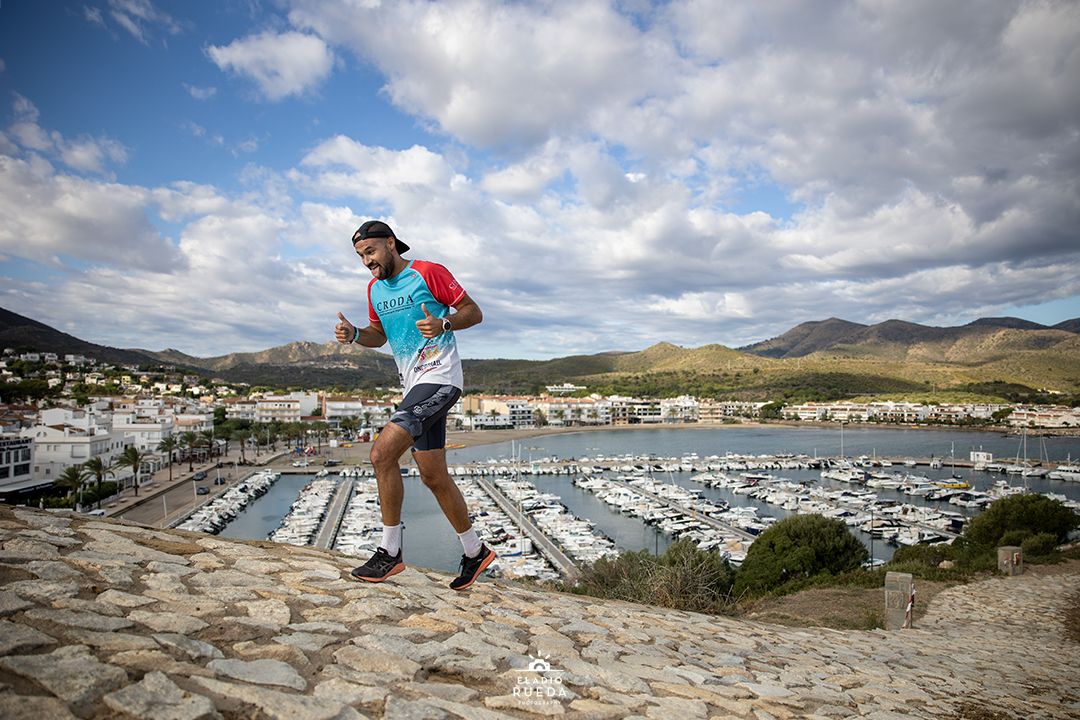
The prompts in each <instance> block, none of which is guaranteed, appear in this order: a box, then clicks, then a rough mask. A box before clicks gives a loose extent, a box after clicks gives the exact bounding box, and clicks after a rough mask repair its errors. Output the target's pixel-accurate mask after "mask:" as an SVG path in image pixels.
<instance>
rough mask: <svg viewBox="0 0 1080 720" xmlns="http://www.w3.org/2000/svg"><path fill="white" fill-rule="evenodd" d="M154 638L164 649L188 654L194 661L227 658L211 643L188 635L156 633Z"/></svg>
mask: <svg viewBox="0 0 1080 720" xmlns="http://www.w3.org/2000/svg"><path fill="white" fill-rule="evenodd" d="M153 638H154V640H156V641H157V642H159V643H161V645H162V647H168V648H175V649H177V650H179V651H181V652H183V653H184V654H186V655H187V656H188V657H189V658H191V659H192V660H200V659H202V658H208V659H210V660H217V659H220V658H224V657H225V656H224V655H223V654H222V652H221V650H219V649H217V648H216V647H214V646H213V645H211V644H210V643H206V642H203V641H201V640H195V639H193V638H189V637H187V636H186V635H180V634H179V633H154V635H153Z"/></svg>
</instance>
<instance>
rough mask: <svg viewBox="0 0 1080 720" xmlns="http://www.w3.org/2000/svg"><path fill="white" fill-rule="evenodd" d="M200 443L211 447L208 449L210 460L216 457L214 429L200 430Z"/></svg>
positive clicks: (202, 445)
mask: <svg viewBox="0 0 1080 720" xmlns="http://www.w3.org/2000/svg"><path fill="white" fill-rule="evenodd" d="M199 445H200V446H201V447H204V448H209V450H208V451H207V457H208V459H210V460H213V459H214V431H213V430H200V431H199Z"/></svg>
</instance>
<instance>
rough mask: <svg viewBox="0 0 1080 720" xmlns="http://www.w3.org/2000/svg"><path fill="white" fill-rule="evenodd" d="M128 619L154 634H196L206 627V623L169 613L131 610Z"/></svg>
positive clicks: (194, 618)
mask: <svg viewBox="0 0 1080 720" xmlns="http://www.w3.org/2000/svg"><path fill="white" fill-rule="evenodd" d="M128 618H129V619H131V620H134V621H135V622H138V623H141V624H143V625H145V626H146V627H148V628H150V629H151V630H154V631H156V632H166V633H180V634H181V635H187V634H190V633H196V632H199V631H200V630H202V629H203V628H205V627H208V625H207V624H206V622H204V621H202V620H200V619H199V618H197V617H191V616H190V615H180V614H178V613H170V612H153V611H151V610H132V611H131V612H129V613H128Z"/></svg>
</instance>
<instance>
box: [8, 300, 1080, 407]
mask: <svg viewBox="0 0 1080 720" xmlns="http://www.w3.org/2000/svg"><path fill="white" fill-rule="evenodd" d="M1071 327H1076V328H1077V330H1076V331H1071V330H1069V329H1068V328H1071ZM0 343H5V344H6V345H7V346H8V347H11V346H12V345H14V346H16V347H18V346H20V345H21V346H24V347H25V346H32V347H33V348H34V349H37V350H40V351H44V352H50V351H52V352H79V353H82V354H86V355H90V356H94V357H98V358H99V359H101V360H105V361H108V362H115V363H122V364H136V365H147V364H149V365H159V364H167V365H172V366H176V367H177V368H179V369H183V370H185V371H188V370H190V371H192V372H199V373H203V374H206V375H209V376H211V377H215V378H221V379H223V380H225V381H228V382H239V383H247V384H249V385H262V386H269V387H306V388H312V387H324V388H339V389H344V388H352V389H358V390H365V389H375V388H379V387H382V388H386V387H394V386H396V384H397V382H398V375H397V368H396V366H395V363H394V360H393V358H392V357H391V356H390V355H389V354H387V353H385V352H381V351H379V350H375V349H371V348H364V347H360V346H356V345H341V344H339V343H337V342H333V341H331V342H326V343H317V342H311V341H297V342H292V343H287V344H285V345H279V346H276V347H272V348H267V349H265V350H260V351H256V352H235V353H228V354H226V355H220V356H215V357H209V358H198V357H195V356H192V355H188V354H186V353H183V352H181V351H178V350H176V349H174V348H167V349H165V350H162V351H150V350H140V349H135V350H121V349H117V348H107V347H104V346H100V345H94V344H93V343H89V342H86V341H83V340H79V339H78V338H74V337H72V336H70V335H66V334H65V333H61V332H59V331H57V330H54V329H52V328H50V327H49V326H47V325H44V324H42V323H39V322H37V321H34V320H30V319H29V318H24V317H22V316H20V315H17V314H15V313H11V312H10V311H6V310H0ZM464 369H465V377H466V383H467V385H466V388H465V389H466V391H467V392H469V391H483V392H496V393H537V392H540V391H542V390H543V388H544V386H545V385H549V384H552V383H557V382H566V381H573V382H575V383H577V384H583V385H586V386H588V387H590V388H593V389H595V391H605V392H625V393H634V392H642V393H646V394H665V395H666V394H680V393H685V392H693V393H696V394H699V395H713V396H728V397H745V398H747V399H750V398H769V397H775V396H776V395H777V394H782V395H783V396H784V397H792V393H794V394H795V395H796V396H797V395H798V394H799V393H801V392H805V391H806V389H807V388H817V390H815V391H814V392H817V393H819V394H818V395H815V397H819V396H821V395H820V393H824V394H825V395H826V396H834V395H837V394H838V393H839V394H840V395H843V394H844V392H851V391H853V390H854V389H856V388H858V389H860V391H861V392H866V393H874V392H884V393H893V392H908V391H913V390H914V389H917V388H918V387H921V385H922V384H923V383H925V382H929V380H928V378H933V380H932V382H933V384H934V385H935V386H941V387H946V388H947V387H962V386H965V385H971V384H980V383H983V384H986V383H1001V382H1005V383H1014V384H1018V385H1024V386H1028V387H1031V388H1040V387H1047V388H1053V389H1058V390H1060V391H1065V392H1075V391H1076V390H1077V389H1080V319H1076V320H1074V321H1064V322H1062V323H1058V324H1057V325H1055V326H1053V327H1048V326H1045V325H1040V324H1038V323H1031V322H1030V321H1026V320H1020V319H1018V318H981V319H979V320H976V321H973V322H971V323H968V324H967V325H962V326H957V327H944V328H941V327H934V326H927V325H920V324H918V323H912V322H908V321H905V320H899V319H892V320H887V321H884V322H881V323H877V324H874V325H864V324H861V323H855V322H851V321H848V320H843V319H841V318H836V317H833V318H828V319H826V320H820V321H811V322H806V323H801V324H800V325H797V326H795V327H793V328H792V329H791V330H789V331H787V332H786V333H784V334H782V335H780V336H777V337H775V338H771V339H769V340H766V341H763V342H761V343H755V344H753V345H749V346H745V347H743V348H738V349H733V348H730V347H727V346H724V345H720V344H706V345H702V346H699V347H690V348H688V347H682V346H679V345H676V344H673V343H670V342H658V343H655V344H653V345H651V346H649V347H647V348H645V349H643V350H639V351H633V352H626V351H607V352H601V353H596V354H591V355H572V356H567V357H562V358H553V359H549V360H515V359H508V358H497V359H475V360H465V361H464ZM845 388H846V389H847V390H846V391H845Z"/></svg>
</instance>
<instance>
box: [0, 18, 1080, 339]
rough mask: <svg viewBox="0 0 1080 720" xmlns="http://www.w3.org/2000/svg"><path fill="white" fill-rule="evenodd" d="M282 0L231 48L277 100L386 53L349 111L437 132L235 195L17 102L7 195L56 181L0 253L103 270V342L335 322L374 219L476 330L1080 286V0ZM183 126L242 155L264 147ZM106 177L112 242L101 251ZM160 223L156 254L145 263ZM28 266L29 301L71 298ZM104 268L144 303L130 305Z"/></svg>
mask: <svg viewBox="0 0 1080 720" xmlns="http://www.w3.org/2000/svg"><path fill="white" fill-rule="evenodd" d="M290 7H291V11H290V12H289V21H290V22H291V23H292V25H293V27H294V28H295V30H294V31H290V32H263V33H261V34H256V35H251V36H248V37H245V38H242V39H238V40H236V41H234V42H232V43H230V44H227V45H223V46H219V47H210V48H207V50H206V53H207V55H208V57H210V58H211V59H212V60H213V61H214V62H215V63H216V64H217V65H218V67H219V68H221V69H222V70H224V71H227V72H231V73H235V74H237V75H241V76H243V77H245V78H249V79H251V80H252V81H254V82H255V83H256V87H257V88H258V89H259V92H260V93H261V94H262V96H264V97H265V98H267V99H270V100H280V99H282V98H285V97H289V96H295V95H303V94H305V93H310V92H311V91H312V89H313V88H316V87H318V85H319V84H320V83H321V82H323V81H325V80H326V78H327V77H328V76H329V74H330V72H331V71H332V69H333V66H334V62H335V58H334V52H335V51H336V52H339V53H344V52H351V53H353V54H354V55H356V56H357V57H359V58H361V59H362V60H363V61H364V62H365V64H366V67H367V68H375V69H376V70H377V71H378V72H381V73H382V74H383V76H384V78H385V86H384V88H383V90H382V96H381V99H380V98H372V97H369V96H367V95H363V96H359V97H358V98H356V99H355V100H354V102H355V103H356V104H357V106H358V107H361V106H363V104H366V103H378V102H380V101H387V100H388V101H389V102H391V103H393V104H394V105H395V106H396V107H397V109H398V110H400V111H403V112H405V113H407V114H409V115H410V116H411V117H412V119H414V121H415V122H416V123H418V124H423V125H424V126H425V129H427V130H428V131H429V137H431V136H434V138H435V139H434V140H431V141H412V140H407V141H405V142H404V143H402V144H400V145H399V146H396V147H383V146H381V145H380V144H378V143H377V142H375V141H374V140H372V137H373V136H372V135H370V134H367V132H366V129H365V128H364V127H362V126H359V125H358V127H357V128H356V129H355V130H354V131H352V132H351V133H350V134H349V135H345V134H339V135H334V136H330V137H321V138H318V139H316V140H315V141H314V142H313V143H312V144H311V145H309V146H308V148H307V149H306V151H304V152H303V153H302V157H301V158H300V159H299V161H298V162H296V164H295V167H293V168H291V169H289V168H286V169H283V170H281V171H280V172H277V171H272V170H269V169H267V168H264V167H260V166H256V165H248V166H247V167H246V168H245V170H244V171H243V172H242V173H241V175H240V177H239V182H240V186H241V189H240V190H238V191H235V192H225V191H222V190H220V189H218V188H215V187H213V186H209V185H205V184H193V183H174V184H170V185H168V186H166V187H155V188H138V187H132V186H127V185H124V184H121V183H115V182H114V183H110V182H106V181H105V180H102V179H97V180H84V179H80V178H76V177H72V176H70V175H65V174H64V173H63V172H62V171H59V170H57V169H56V168H55V167H53V166H52V165H51V164H50V163H49V161H52V162H54V163H57V164H59V163H61V162H66V163H68V164H69V165H68V166H69V167H74V168H79V167H80V166H81V169H82V170H83V171H86V170H87V169H88V168H92V167H98V168H106V169H107V168H108V167H109V165H110V164H115V163H118V162H122V161H123V160H122V154H121V153H117V152H113V153H112V154H110V147H111V146H110V145H109V144H108V139H107V138H96V139H93V143H94V144H93V145H92V146H87V147H86V148H85V152H83V153H82V154H80V153H79V152H76V150H79V149H84V148H83V146H82V145H80V144H79V143H80V142H83V141H84V140H85V138H80V139H78V140H70V139H66V138H63V137H62V136H60V135H59V134H58V133H56V132H55V131H50V130H48V129H46V128H43V127H42V125H41V121H40V119H39V117H38V114H37V111H36V108H34V107H33V104H32V103H30V102H29V101H28V100H25V99H19V98H16V102H15V109H16V112H15V114H14V121H13V124H12V125H11V126H10V127H9V128H7V129H6V130H5V132H4V133H3V135H2V136H0V149H4V152H6V153H7V154H8V155H9V156H10V157H7V158H3V162H4V163H5V165H4V172H5V173H6V175H0V178H7V181H6V182H5V184H4V185H2V186H0V198H2V199H0V202H5V203H7V205H6V212H5V216H7V215H8V214H10V213H14V212H15V209H16V208H17V207H18V208H19V209H20V210H22V208H21V206H20V200H19V198H21V195H20V194H19V193H20V192H22V190H21V188H23V187H29V188H31V192H33V193H34V194H35V195H38V196H40V198H41V200H40V203H35V204H34V206H33V207H32V208H30V209H29V211H27V212H26V213H20V214H30V215H32V216H33V218H32V222H31V221H29V220H22V222H24V223H25V224H26V227H23V226H22V225H14V226H13V227H12V228H10V229H8V230H7V232H9V233H10V234H9V235H6V236H5V235H0V238H7V240H6V241H5V242H0V252H2V253H4V254H5V255H8V256H15V257H28V259H32V260H33V261H34V262H39V263H43V264H49V263H52V262H53V260H52V258H53V257H55V256H57V255H61V256H63V255H71V254H74V253H78V252H82V253H84V254H83V255H78V257H83V258H84V259H87V260H90V261H91V262H93V263H94V264H95V265H94V267H93V268H92V270H91V271H88V272H84V273H81V274H72V275H70V276H69V279H68V280H67V281H66V282H64V283H61V284H60V286H59V287H58V288H55V289H50V290H49V292H54V293H55V295H56V298H58V301H59V302H63V303H64V304H65V307H71V308H80V309H79V310H78V312H80V313H83V315H82V316H81V318H82V319H83V320H84V321H85V322H86V323H87V325H86V326H87V327H96V328H98V331H99V333H106V335H101V334H98V335H97V336H96V337H111V338H114V339H115V343H114V344H132V343H130V342H121V340H122V337H121V335H120V334H121V333H129V334H130V336H132V337H153V338H159V341H158V342H157V343H156V345H157V346H158V347H160V346H164V345H175V346H178V347H181V348H182V349H188V350H189V351H196V352H203V351H205V352H214V353H216V352H226V351H229V350H234V349H257V348H259V347H264V346H267V345H272V344H277V343H281V342H287V341H289V340H295V339H325V338H327V337H329V327H330V326H331V325H332V319H333V314H334V313H335V312H336V311H337V310H339V309H340V310H343V311H345V312H346V314H348V315H350V316H359V317H362V312H363V293H362V290H363V286H364V284H365V283H366V280H367V275H366V274H365V271H364V270H363V268H361V267H359V266H358V265H357V264H356V261H355V258H354V257H353V255H352V254H351V251H350V248H349V246H348V243H347V240H346V238H347V237H349V235H350V234H351V233H352V231H353V230H354V229H355V227H356V226H357V225H358V224H359V222H361V221H362V220H364V219H367V218H371V217H378V218H381V219H385V220H387V221H388V222H390V224H391V225H392V226H394V228H395V229H396V230H397V231H398V232H399V233H400V234H401V236H402V238H403V239H405V240H406V241H407V242H409V244H410V245H412V246H413V253H412V255H411V256H412V257H421V258H426V259H432V260H436V261H439V262H444V263H445V264H447V265H448V266H449V267H450V268H451V269H452V270H453V272H454V273H455V274H456V275H457V276H458V277H459V279H460V280H461V281H462V283H463V285H464V286H465V287H466V289H468V290H469V292H470V294H472V295H473V297H474V298H475V299H476V300H477V302H479V303H480V305H481V307H483V308H484V310H485V322H484V324H483V325H482V326H481V327H479V328H477V329H476V330H474V331H470V332H469V334H468V337H467V340H463V351H464V352H465V353H466V354H467V355H468V356H470V357H476V356H516V357H523V356H531V357H545V356H547V357H550V356H554V355H565V354H570V353H582V352H597V351H600V350H609V349H635V348H641V347H644V346H647V345H649V344H652V343H653V342H656V341H658V340H661V339H663V340H670V341H673V342H677V343H679V344H683V345H690V346H696V345H701V344H705V343H709V342H722V343H725V344H728V345H742V344H745V343H749V342H752V341H755V340H761V339H764V338H765V337H768V336H771V335H775V334H779V333H781V332H783V331H785V330H787V329H788V328H790V327H791V326H793V325H794V324H796V323H798V322H801V321H805V320H814V319H822V318H824V317H829V316H833V315H836V316H841V317H847V318H849V319H852V320H857V321H860V322H875V321H878V320H884V319H888V318H890V317H901V318H903V319H907V320H913V321H920V322H934V323H952V322H966V321H968V320H970V319H973V318H974V317H977V316H978V315H992V314H999V313H1000V312H1001V311H1002V310H1003V309H1005V308H1009V307H1015V306H1023V305H1031V304H1035V303H1038V302H1043V301H1045V300H1047V299H1049V298H1054V297H1067V296H1075V295H1077V294H1080V281H1077V280H1076V278H1077V277H1080V245H1078V244H1077V234H1076V233H1077V231H1076V228H1077V227H1080V199H1078V198H1080V127H1078V124H1077V120H1076V118H1078V117H1080V85H1078V84H1077V83H1075V82H1074V81H1073V79H1074V78H1075V77H1077V76H1080V52H1077V51H1076V50H1075V48H1076V47H1080V43H1077V42H1076V41H1077V39H1078V38H1080V5H1077V4H1076V3H1069V2H1052V1H1046V2H1044V1H1025V2H1019V3H1016V2H1011V0H1001V1H998V0H958V1H957V2H954V3H944V4H943V3H938V2H933V1H932V0H912V1H911V2H905V3H894V2H878V1H877V0H871V1H859V2H855V1H851V2H837V3H830V4H826V5H813V6H811V5H807V4H799V3H775V4H762V3H758V2H752V1H750V0H746V1H733V2H730V3H726V4H725V7H724V11H723V12H717V10H716V5H715V3H713V2H708V1H707V0H675V1H674V2H670V3H664V4H659V5H657V6H656V7H655V8H650V9H648V10H646V11H642V12H639V13H637V14H634V15H632V16H631V15H630V14H628V13H627V12H626V11H625V8H626V7H628V5H627V4H625V3H604V2H599V1H596V2H586V3H545V2H541V3H512V4H505V3H504V4H490V3H483V2H479V1H478V0H457V1H451V2H444V3H429V2H418V1H412V0H405V1H403V2H395V3H376V2H370V3H355V2H346V1H345V0H294V1H293V2H291V3H290ZM133 17H134V16H133ZM328 43H333V44H334V45H335V46H336V47H335V48H334V49H333V50H331V48H330V46H329V45H328ZM338 48H341V49H340V50H339V49H338ZM406 48H407V51H406V50H405V49H406ZM185 87H187V88H188V92H189V93H192V88H191V87H188V86H185ZM358 93H359V90H358ZM192 94H193V97H197V95H196V94H195V93H192ZM320 112H321V111H320ZM184 127H185V128H186V130H187V131H188V132H191V133H192V134H196V135H197V136H199V137H204V138H206V139H207V141H208V142H213V143H215V144H217V145H220V146H222V148H223V149H227V150H229V151H230V152H232V153H234V154H237V155H239V154H240V153H241V152H242V151H243V150H244V149H245V143H247V145H246V148H249V149H253V148H254V147H257V145H258V143H259V142H264V136H260V135H256V134H252V135H251V136H250V137H248V138H247V139H245V140H242V141H241V140H239V139H238V138H229V139H226V138H224V137H222V136H221V135H220V134H217V133H214V132H213V131H212V130H206V129H205V128H202V126H199V125H197V124H195V123H191V122H189V123H187V124H185V125H184ZM310 127H311V126H310V125H309V126H308V129H310ZM406 137H408V136H406ZM303 142H305V143H308V142H311V141H308V140H304V141H303ZM388 142H389V141H388ZM264 144H265V142H264ZM113 150H115V148H113ZM121 150H123V149H122V148H121ZM95 153H96V154H95ZM46 158H47V160H46ZM91 172H93V171H92V170H91ZM65 203H67V204H66V205H65ZM94 203H101V204H102V205H103V208H104V216H103V218H97V219H100V220H101V222H102V223H103V224H104V226H103V227H100V228H95V229H93V233H94V234H93V237H95V238H100V240H99V242H98V244H97V245H95V246H91V247H84V248H80V247H79V246H78V244H77V243H76V239H77V238H78V235H77V233H76V232H75V231H74V230H73V229H72V228H76V227H79V226H80V225H81V224H83V223H85V216H86V212H85V211H84V210H82V208H83V207H86V206H89V205H92V204H94ZM4 210H5V207H4V206H0V211H4ZM155 214H156V215H157V216H158V218H160V219H161V220H164V221H165V222H166V223H170V224H174V225H175V226H176V230H175V235H176V238H175V243H172V242H169V241H168V240H165V239H162V238H161V237H160V236H159V235H158V236H157V237H156V239H155V235H154V233H155V231H154V230H153V225H151V224H150V223H151V220H148V219H147V218H151V219H153V221H154V222H156V219H155V218H154V215H155ZM95 218H96V216H95ZM24 234H25V235H26V236H27V237H30V238H33V241H32V242H31V243H30V246H31V247H32V248H33V249H32V250H27V249H25V248H23V249H21V250H20V249H19V246H17V244H16V243H15V240H14V239H13V238H15V237H17V236H21V235H24ZM114 236H115V237H122V238H125V239H126V240H125V241H124V242H126V243H128V244H124V242H121V241H118V240H115V239H114ZM54 237H55V238H59V239H56V240H50V238H54ZM133 237H134V238H141V239H140V240H139V241H138V242H135V241H133V240H131V238H133ZM118 242H119V243H120V244H119V245H118V244H117V243H118ZM50 243H51V244H50ZM143 246H145V247H147V248H151V249H153V250H154V253H156V255H154V257H150V256H148V255H142V256H137V257H141V260H137V262H136V265H137V267H136V268H135V269H134V270H131V271H126V268H127V266H126V265H125V264H124V262H122V261H121V260H119V258H123V257H125V255H124V253H125V252H129V253H137V251H138V249H139V248H141V247H143ZM19 252H22V253H23V254H22V255H18V253H19ZM110 258H112V260H110ZM120 268H125V271H121V270H120ZM237 268H243V269H244V278H245V279H244V282H243V284H242V285H241V284H237V283H236V282H234V279H235V277H236V273H237ZM31 285H32V283H25V284H20V285H19V288H20V290H19V292H20V293H24V294H23V295H21V296H20V297H22V298H23V299H22V300H20V302H23V303H24V305H23V307H27V306H28V305H27V304H26V303H30V302H31V299H35V300H34V301H35V302H39V303H42V304H48V302H49V301H46V300H44V299H43V298H44V297H45V292H46V291H45V290H42V289H36V288H35V287H31ZM106 289H107V291H108V293H111V296H110V295H108V294H106ZM94 292H98V293H102V294H103V296H104V297H113V298H116V302H117V303H119V304H120V305H122V306H123V307H125V308H127V307H128V306H129V305H130V307H139V308H141V309H142V313H141V314H138V316H136V315H137V314H136V313H134V312H131V313H130V315H124V316H123V317H124V323H125V324H124V325H122V326H118V325H117V323H115V322H112V323H111V325H110V324H106V323H104V322H102V321H100V320H97V319H95V317H96V316H98V315H101V316H103V317H104V316H106V314H105V313H104V312H103V310H104V303H105V301H104V300H101V299H96V300H95V297H96V296H95V295H94ZM82 308H85V309H82ZM125 312H127V311H126V310H125ZM179 315H183V316H185V317H191V318H194V319H192V320H187V321H186V322H188V323H189V325H188V326H185V325H184V322H181V321H180V320H177V319H176V318H177V316H179ZM267 317H272V318H274V323H273V324H272V325H271V326H268V325H267V323H266V318H267ZM94 323H98V324H97V325H93V324H94ZM128 323H130V325H128ZM324 323H329V324H328V325H326V328H325V330H326V331H325V333H324V332H323V329H320V328H323V326H324ZM155 328H164V330H163V331H161V332H160V333H159V332H158V331H157V330H156V329H155ZM108 333H112V335H108ZM124 337H126V336H124Z"/></svg>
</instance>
